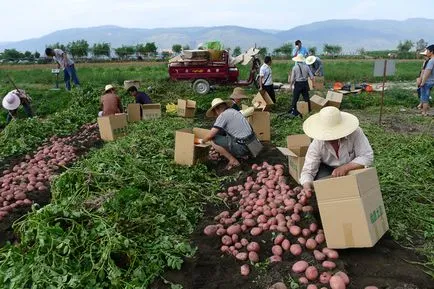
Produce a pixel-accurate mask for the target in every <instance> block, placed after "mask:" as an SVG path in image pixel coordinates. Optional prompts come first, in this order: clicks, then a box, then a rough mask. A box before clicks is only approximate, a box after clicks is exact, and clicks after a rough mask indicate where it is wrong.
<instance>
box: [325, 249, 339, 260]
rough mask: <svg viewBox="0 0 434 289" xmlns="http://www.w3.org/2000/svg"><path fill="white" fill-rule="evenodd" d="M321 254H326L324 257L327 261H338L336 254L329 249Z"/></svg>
mask: <svg viewBox="0 0 434 289" xmlns="http://www.w3.org/2000/svg"><path fill="white" fill-rule="evenodd" d="M323 253H324V254H326V256H327V257H328V258H329V259H338V258H339V254H338V252H337V251H335V250H333V249H329V250H328V251H327V252H323Z"/></svg>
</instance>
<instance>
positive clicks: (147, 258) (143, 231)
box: [0, 118, 218, 288]
mask: <svg viewBox="0 0 434 289" xmlns="http://www.w3.org/2000/svg"><path fill="white" fill-rule="evenodd" d="M186 126H188V121H184V120H180V119H178V118H165V119H162V120H159V121H153V122H142V123H140V124H138V125H136V126H132V127H130V133H129V135H128V136H127V137H125V138H123V139H120V140H119V141H116V142H113V143H109V144H106V145H105V146H104V147H103V148H102V149H100V150H98V151H94V152H93V153H92V154H91V156H90V157H89V158H88V159H85V160H82V161H81V162H80V163H78V164H77V166H76V167H74V168H72V169H69V170H68V171H67V172H65V173H64V174H62V175H61V176H60V177H58V178H57V179H56V180H55V182H54V184H53V186H52V193H53V202H52V204H50V205H48V206H46V207H44V208H42V209H40V210H39V211H34V212H32V213H30V214H29V215H28V216H27V217H26V219H25V220H23V221H21V222H19V223H18V224H16V226H15V228H16V230H17V232H18V233H19V235H20V238H21V243H20V245H18V246H17V247H14V246H8V247H5V248H3V249H1V250H0V283H2V284H4V287H5V288H24V287H32V288H146V287H147V285H149V284H150V282H152V280H153V279H154V278H155V277H156V276H158V275H159V274H160V273H162V272H163V270H164V269H165V268H168V267H169V268H178V269H179V268H180V266H181V263H182V257H184V256H190V255H192V254H193V253H194V251H195V250H194V248H191V247H190V245H189V241H188V238H189V235H190V234H191V233H192V231H193V229H194V226H195V224H196V222H197V220H198V218H199V217H200V216H201V213H202V211H201V208H202V207H203V204H204V202H205V201H207V200H208V199H209V198H211V195H212V192H215V191H216V190H217V189H218V183H217V180H216V179H215V178H213V177H212V176H211V175H210V174H209V173H208V172H207V171H206V168H205V166H195V167H193V168H186V167H180V166H177V165H174V164H173V150H172V149H168V148H173V147H174V143H173V142H174V137H173V134H174V131H175V130H176V129H179V128H182V127H186ZM105 196H111V197H110V198H108V201H106V202H100V200H102V199H104V198H105ZM85 201H90V202H87V204H88V205H85V204H84V203H85Z"/></svg>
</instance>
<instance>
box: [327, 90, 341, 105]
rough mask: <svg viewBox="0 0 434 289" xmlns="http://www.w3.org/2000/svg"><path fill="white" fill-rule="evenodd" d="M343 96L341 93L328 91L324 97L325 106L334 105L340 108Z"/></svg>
mask: <svg viewBox="0 0 434 289" xmlns="http://www.w3.org/2000/svg"><path fill="white" fill-rule="evenodd" d="M343 96H344V95H343V94H342V93H339V92H334V91H328V92H327V96H326V99H327V104H326V106H334V107H337V108H340V107H341V103H342V98H343Z"/></svg>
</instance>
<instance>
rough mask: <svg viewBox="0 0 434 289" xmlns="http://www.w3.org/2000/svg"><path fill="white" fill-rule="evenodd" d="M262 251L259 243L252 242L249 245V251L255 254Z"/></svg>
mask: <svg viewBox="0 0 434 289" xmlns="http://www.w3.org/2000/svg"><path fill="white" fill-rule="evenodd" d="M260 249H261V247H260V246H259V244H258V243H257V242H250V243H249V244H248V245H247V251H249V252H250V251H253V252H259V250H260Z"/></svg>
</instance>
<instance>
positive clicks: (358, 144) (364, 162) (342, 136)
mask: <svg viewBox="0 0 434 289" xmlns="http://www.w3.org/2000/svg"><path fill="white" fill-rule="evenodd" d="M303 131H304V133H305V134H306V135H307V136H308V137H310V138H312V139H313V141H312V143H311V144H310V145H309V148H308V150H307V153H306V157H305V161H304V165H303V169H302V171H301V175H300V180H299V181H300V184H301V185H302V186H303V189H304V190H306V191H312V189H313V186H312V183H313V181H314V180H318V179H321V178H324V177H327V176H330V175H331V176H332V177H342V176H346V175H347V174H348V172H349V171H351V170H356V169H361V168H366V167H369V166H371V165H372V163H373V161H374V152H373V151H372V148H371V145H370V144H369V141H368V139H367V137H366V135H365V134H364V133H363V131H362V129H361V128H360V127H359V120H358V119H357V117H356V116H354V115H352V114H349V113H346V112H341V111H339V109H337V108H336V107H334V106H328V107H325V108H323V109H321V111H320V112H319V113H316V114H314V115H312V116H310V117H309V118H308V119H306V120H305V121H304V123H303Z"/></svg>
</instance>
